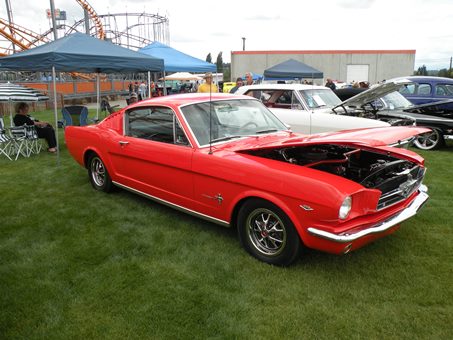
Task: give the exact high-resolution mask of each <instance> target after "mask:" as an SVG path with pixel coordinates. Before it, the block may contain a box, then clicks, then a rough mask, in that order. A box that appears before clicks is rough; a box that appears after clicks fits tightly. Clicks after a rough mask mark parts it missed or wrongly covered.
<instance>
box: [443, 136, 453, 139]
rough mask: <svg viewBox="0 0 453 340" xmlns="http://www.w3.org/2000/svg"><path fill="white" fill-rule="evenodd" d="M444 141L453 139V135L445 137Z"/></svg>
mask: <svg viewBox="0 0 453 340" xmlns="http://www.w3.org/2000/svg"><path fill="white" fill-rule="evenodd" d="M444 139H453V135H444Z"/></svg>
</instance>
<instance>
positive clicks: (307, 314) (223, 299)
mask: <svg viewBox="0 0 453 340" xmlns="http://www.w3.org/2000/svg"><path fill="white" fill-rule="evenodd" d="M91 114H92V113H91ZM34 116H35V117H36V118H39V119H41V120H50V121H53V118H52V113H51V112H43V113H36V114H34ZM60 145H61V149H62V150H61V162H60V164H59V165H58V166H57V162H56V155H52V154H48V153H47V152H43V153H41V154H40V155H35V156H33V157H31V158H29V159H24V158H21V159H19V160H18V161H17V162H11V161H8V160H7V159H6V158H4V157H3V158H0V167H1V173H0V190H1V194H0V197H1V201H0V338H1V339H12V338H14V339H68V338H75V339H95V338H106V339H125V338H132V339H150V338H152V339H154V338H155V339H167V338H171V339H204V338H219V339H234V338H239V339H242V338H245V339H296V338H298V339H350V338H355V339H359V338H365V339H368V338H369V339H452V338H453V227H452V224H453V223H452V221H453V204H452V203H453V202H452V197H453V167H452V164H453V145H452V144H451V143H450V145H449V147H447V148H444V149H441V150H439V151H431V152H420V153H421V154H422V155H423V156H424V157H425V158H426V164H427V167H428V173H427V176H426V180H425V184H427V185H428V187H429V194H430V196H431V199H430V200H429V201H428V203H427V205H426V206H425V207H424V208H423V209H422V211H421V212H420V213H419V214H418V215H417V216H416V217H415V218H412V219H410V220H409V221H406V222H405V223H403V225H402V228H401V229H400V230H398V231H397V232H396V233H395V234H393V235H391V236H389V237H387V238H384V239H381V240H379V241H377V242H375V243H373V244H370V245H368V246H367V247H365V248H363V249H360V250H358V251H355V252H353V253H351V254H348V255H346V256H334V255H329V254H324V253H320V252H316V251H310V250H308V251H306V252H305V254H304V255H303V256H302V257H301V258H300V259H299V260H298V261H297V262H296V263H295V264H294V265H293V266H291V267H289V268H279V267H273V266H270V265H267V264H264V263H261V262H259V261H257V260H255V259H253V258H252V257H251V256H249V255H248V254H247V253H246V252H245V251H243V250H242V249H241V248H240V246H239V243H238V240H237V236H236V233H235V231H234V230H230V229H225V228H222V227H220V226H217V225H214V224H211V223H208V222H205V221H203V220H200V219H197V218H194V217H190V216H188V215H185V214H183V213H180V212H177V211H175V210H172V209H170V208H167V207H164V206H162V205H159V204H157V203H154V202H152V201H149V200H147V199H145V198H142V197H139V196H137V195H134V194H131V193H129V192H126V191H122V190H117V191H116V192H114V193H112V194H104V193H101V192H96V191H94V190H93V189H92V188H91V186H90V184H89V181H88V177H87V173H86V171H85V169H83V168H81V167H80V166H79V165H78V164H76V163H75V161H73V160H72V158H71V157H70V156H69V154H68V152H67V150H66V147H65V145H64V139H63V133H62V131H61V130H60Z"/></svg>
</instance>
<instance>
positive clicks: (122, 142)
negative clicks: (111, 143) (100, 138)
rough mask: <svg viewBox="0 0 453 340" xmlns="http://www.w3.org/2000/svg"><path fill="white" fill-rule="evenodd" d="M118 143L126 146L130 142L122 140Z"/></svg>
mask: <svg viewBox="0 0 453 340" xmlns="http://www.w3.org/2000/svg"><path fill="white" fill-rule="evenodd" d="M118 143H120V145H121V146H125V145H127V144H129V142H125V141H122V140H120V141H119V142H118Z"/></svg>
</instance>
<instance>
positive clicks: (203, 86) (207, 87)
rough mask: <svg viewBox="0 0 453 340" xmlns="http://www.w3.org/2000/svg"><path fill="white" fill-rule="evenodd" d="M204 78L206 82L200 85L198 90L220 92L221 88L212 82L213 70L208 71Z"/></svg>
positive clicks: (200, 91) (201, 91)
mask: <svg viewBox="0 0 453 340" xmlns="http://www.w3.org/2000/svg"><path fill="white" fill-rule="evenodd" d="M203 78H204V80H205V83H203V84H201V85H200V86H198V90H197V92H199V93H209V92H211V93H212V92H219V89H218V88H217V86H216V84H213V82H212V73H211V72H208V73H206V74H205V75H204V77H203Z"/></svg>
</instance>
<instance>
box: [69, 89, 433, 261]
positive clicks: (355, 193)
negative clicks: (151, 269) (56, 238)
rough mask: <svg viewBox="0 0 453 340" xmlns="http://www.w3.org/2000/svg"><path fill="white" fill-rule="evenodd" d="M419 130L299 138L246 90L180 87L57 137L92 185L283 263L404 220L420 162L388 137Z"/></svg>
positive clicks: (412, 203) (356, 243) (343, 248)
mask: <svg viewBox="0 0 453 340" xmlns="http://www.w3.org/2000/svg"><path fill="white" fill-rule="evenodd" d="M332 116H333V115H332ZM343 118H346V117H343ZM426 132H429V129H426V128H422V127H388V126H385V127H382V128H367V129H354V130H349V131H342V132H331V133H323V134H319V135H316V134H314V135H301V134H297V133H294V132H292V131H290V130H288V128H287V126H286V125H285V124H283V123H282V122H281V121H280V119H278V118H277V117H276V116H274V115H273V114H272V113H271V112H270V111H269V110H268V109H267V108H266V107H265V106H264V105H263V104H262V103H261V102H260V101H259V100H256V99H255V98H253V97H250V96H240V95H239V96H238V95H230V94H211V95H208V94H183V95H173V96H166V97H159V98H153V99H150V100H145V101H141V102H139V103H136V104H133V105H130V106H128V107H126V108H125V109H123V110H120V111H118V112H115V113H113V114H111V115H110V116H108V117H106V118H105V119H104V120H103V121H101V122H100V123H99V124H97V125H91V126H85V127H79V126H68V127H67V128H66V129H65V139H66V144H67V147H68V150H69V152H70V154H71V155H72V157H73V158H74V159H75V160H76V161H77V162H78V163H79V164H80V165H81V166H83V167H85V168H86V169H87V171H88V176H89V179H90V182H91V184H92V186H93V187H94V189H96V190H100V191H105V192H108V191H111V190H112V189H113V188H114V187H120V188H123V189H126V190H130V191H132V192H134V193H137V194H140V195H143V196H145V197H147V198H150V199H153V200H155V201H157V202H160V203H162V204H165V205H168V206H171V207H173V208H176V209H178V210H181V211H184V212H187V213H189V214H192V215H196V216H198V217H200V218H203V219H206V220H209V221H211V222H214V223H217V224H220V225H223V226H227V227H235V228H237V230H238V235H239V240H240V243H241V245H242V246H243V248H244V249H245V250H246V251H248V252H249V253H250V254H251V255H252V256H254V257H255V258H257V259H259V260H261V261H264V262H267V263H270V264H276V265H289V264H290V263H292V262H293V261H294V260H295V259H296V258H297V257H298V255H299V254H300V251H301V249H302V248H303V247H309V248H313V249H318V250H321V251H325V252H329V253H334V254H345V253H348V252H350V251H352V250H355V249H357V248H360V247H362V246H364V245H365V244H367V243H369V242H372V241H374V240H376V239H378V238H381V237H383V236H385V235H388V234H390V233H392V232H394V231H395V230H396V229H397V228H398V227H399V225H400V223H401V222H403V221H405V220H407V219H408V218H410V217H412V216H414V215H415V214H416V213H417V211H418V210H419V208H420V207H421V206H422V205H423V204H424V203H425V202H426V200H427V199H428V195H427V188H426V186H425V185H423V178H424V175H425V171H426V169H425V167H424V161H423V158H422V157H420V156H419V155H417V154H415V153H414V152H411V151H409V150H405V149H399V148H393V147H390V146H389V145H390V144H392V143H395V142H397V141H399V140H404V139H408V138H411V137H413V136H415V135H418V134H421V133H426ZM148 227H150V228H152V224H150V225H149V226H148Z"/></svg>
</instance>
